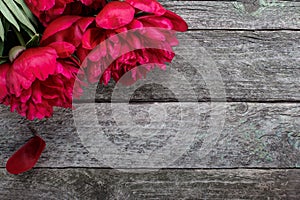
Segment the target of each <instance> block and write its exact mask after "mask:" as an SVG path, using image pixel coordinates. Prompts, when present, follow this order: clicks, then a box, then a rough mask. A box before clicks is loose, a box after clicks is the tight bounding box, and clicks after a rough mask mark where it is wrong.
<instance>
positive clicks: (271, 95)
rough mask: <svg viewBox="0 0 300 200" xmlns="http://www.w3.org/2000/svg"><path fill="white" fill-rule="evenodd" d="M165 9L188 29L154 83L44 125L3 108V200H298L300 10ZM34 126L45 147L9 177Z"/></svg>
mask: <svg viewBox="0 0 300 200" xmlns="http://www.w3.org/2000/svg"><path fill="white" fill-rule="evenodd" d="M161 3H162V4H163V5H165V6H166V7H167V8H168V9H170V10H172V11H175V12H176V13H178V14H179V15H181V16H182V17H183V18H184V19H186V20H187V22H188V24H189V27H190V29H189V31H188V32H187V33H180V34H178V37H179V38H180V41H181V45H180V46H179V47H177V48H176V53H177V56H176V59H175V60H174V63H173V64H171V65H169V66H168V69H167V71H166V72H161V73H158V72H156V75H155V76H154V79H155V81H154V82H155V83H152V82H151V78H150V81H148V82H145V84H143V82H141V84H140V86H139V87H138V88H132V87H130V88H127V89H126V88H124V89H123V90H120V91H121V92H120V91H119V92H118V91H117V89H114V84H113V83H111V84H110V85H109V86H108V87H105V88H100V87H99V88H98V92H97V94H96V100H97V104H93V103H89V102H90V101H89V100H91V99H92V100H93V99H94V97H93V96H91V97H90V99H85V100H84V101H81V102H77V103H76V107H77V111H74V112H72V111H70V110H63V109H57V110H56V113H55V115H54V117H53V118H51V119H49V120H47V121H36V122H29V121H27V120H24V119H23V118H21V117H18V116H17V114H14V113H10V112H9V111H8V109H7V108H5V107H1V113H0V116H1V120H0V127H1V132H0V134H1V141H0V150H1V153H0V158H1V159H0V160H1V163H0V164H1V169H0V199H300V169H299V167H300V131H299V130H300V68H299V67H300V66H299V63H300V2H299V1H298V2H297V1H276V0H274V1H270V0H260V1H258V0H243V1H239V2H234V1H183V0H182V1H167V0H161ZM150 77H151V75H150ZM152 81H153V77H152ZM160 81H161V82H160ZM133 89H134V90H133ZM116 91H117V92H116ZM128 94H130V95H128ZM87 97H88V96H87ZM112 97H114V100H116V102H115V103H110V100H111V98H112ZM129 100H130V102H131V104H128V103H127V102H129ZM126 109H127V110H126ZM128 110H129V112H127V111H128ZM90 111H95V112H94V113H93V112H90ZM95 113H96V114H95ZM95 123H96V124H95ZM28 125H31V126H33V127H35V128H36V129H37V131H38V132H39V134H40V135H41V136H42V137H43V138H44V139H45V140H46V142H47V145H48V146H47V148H46V150H45V152H44V153H43V154H42V157H41V159H40V160H39V162H38V164H37V166H36V168H35V169H33V170H32V171H30V172H27V173H24V174H22V175H19V176H14V175H9V174H8V173H7V172H6V170H5V162H6V160H7V159H8V157H9V156H10V155H11V154H12V153H13V152H14V151H15V150H16V149H17V148H18V147H19V146H20V145H22V144H23V143H24V142H25V141H26V140H27V139H28V138H29V137H30V136H31V133H30V131H29V129H28V127H27V126H28ZM93 130H96V131H97V133H98V135H97V134H96V135H95V136H94V137H93V136H92V134H94V133H92V132H93ZM147 134H149V135H147ZM139 136H147V137H139Z"/></svg>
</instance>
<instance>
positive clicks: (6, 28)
mask: <svg viewBox="0 0 300 200" xmlns="http://www.w3.org/2000/svg"><path fill="white" fill-rule="evenodd" d="M2 23H3V27H4V37H5V38H6V37H7V34H8V31H9V28H10V23H9V22H8V21H7V20H6V19H5V18H2Z"/></svg>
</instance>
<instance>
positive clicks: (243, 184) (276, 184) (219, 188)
mask: <svg viewBox="0 0 300 200" xmlns="http://www.w3.org/2000/svg"><path fill="white" fill-rule="evenodd" d="M0 186H1V187H0V198H1V199H3V200H6V199H45V198H47V199H99V200H105V199H118V200H119V199H120V200H125V199H126V200H127V199H128V200H129V199H130V200H131V199H289V200H296V199H299V197H300V193H299V191H300V170H296V169H290V170H273V169H270V170H248V169H244V170H243V169H236V170H160V171H156V172H143V173H141V172H137V171H129V172H120V171H116V170H103V169H102V170H100V169H60V170H57V169H42V170H41V169H36V170H33V171H31V172H29V173H25V174H23V175H20V176H11V175H8V174H7V173H6V172H5V171H4V170H0ZM20 191H21V192H22V194H20Z"/></svg>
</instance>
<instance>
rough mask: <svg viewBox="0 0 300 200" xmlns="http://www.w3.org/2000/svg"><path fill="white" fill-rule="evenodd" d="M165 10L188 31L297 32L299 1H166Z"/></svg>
mask: <svg viewBox="0 0 300 200" xmlns="http://www.w3.org/2000/svg"><path fill="white" fill-rule="evenodd" d="M160 2H161V3H162V4H163V5H164V6H166V8H168V9H170V10H171V11H174V12H175V13H177V14H179V15H180V16H182V17H183V18H184V19H185V20H186V21H187V22H188V24H189V28H190V29H233V30H235V29H247V30H261V29H263V30H265V29H299V28H300V12H299V10H300V2H299V1H274V2H275V3H272V1H265V2H269V3H267V4H265V5H263V4H261V3H259V2H260V1H258V0H240V1H168V0H160Z"/></svg>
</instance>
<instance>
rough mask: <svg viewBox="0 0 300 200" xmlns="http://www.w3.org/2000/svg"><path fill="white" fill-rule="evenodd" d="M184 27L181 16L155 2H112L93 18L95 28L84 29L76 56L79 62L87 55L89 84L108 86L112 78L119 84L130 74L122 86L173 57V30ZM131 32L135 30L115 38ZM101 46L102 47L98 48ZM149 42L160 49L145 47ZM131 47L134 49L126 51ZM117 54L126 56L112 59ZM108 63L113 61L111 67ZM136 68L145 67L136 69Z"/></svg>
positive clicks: (141, 0)
mask: <svg viewBox="0 0 300 200" xmlns="http://www.w3.org/2000/svg"><path fill="white" fill-rule="evenodd" d="M150 27H151V28H152V29H150ZM146 28H149V29H146ZM187 28H188V27H187V24H186V22H185V21H184V20H183V19H182V18H181V17H179V16H178V15H176V14H175V13H173V12H171V11H168V10H166V9H165V8H163V7H162V6H161V4H159V3H158V2H157V1H156V0H126V2H120V1H113V2H110V3H108V4H107V5H106V6H105V7H104V8H103V9H102V10H101V11H100V13H99V14H98V15H97V16H96V25H94V26H93V27H90V28H88V29H87V31H86V32H85V34H84V36H83V39H82V45H81V46H79V48H78V51H77V54H78V57H79V58H80V60H81V61H83V60H84V59H85V58H86V56H88V57H87V59H86V60H85V61H84V63H83V67H84V68H85V70H86V76H87V79H88V81H89V82H90V83H95V82H98V81H99V80H100V82H102V83H104V84H107V83H108V82H109V80H110V79H111V78H113V79H114V80H115V81H118V80H119V79H120V78H121V77H122V76H123V75H124V74H125V73H127V72H129V73H131V78H130V79H127V80H126V81H125V82H126V83H125V84H131V83H133V82H135V81H136V80H137V79H140V78H142V77H144V76H145V75H146V73H147V72H148V71H150V70H151V69H153V68H154V67H159V68H161V69H164V68H165V66H166V65H165V63H166V62H171V61H172V59H173V57H174V56H175V54H174V52H173V51H172V47H173V46H176V45H178V41H177V39H176V35H175V31H182V32H183V31H186V30H187ZM130 30H137V31H135V32H134V34H128V35H126V34H121V35H117V34H118V33H126V32H129V31H130ZM113 36H115V37H113ZM100 43H102V46H97V45H99V44H100ZM149 43H151V44H156V45H153V46H160V47H161V48H159V49H157V48H156V49H154V48H145V46H147V45H146V44H149ZM132 47H135V50H133V51H130V52H126V51H127V49H132ZM136 47H139V48H136ZM120 52H126V53H124V54H123V55H122V54H121V56H119V57H115V55H120ZM110 60H114V62H113V63H111V64H110V63H109V61H110ZM148 63H149V64H148ZM145 64H148V65H145ZM107 65H109V66H108V67H107ZM138 65H144V67H139V68H136V66H138Z"/></svg>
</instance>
